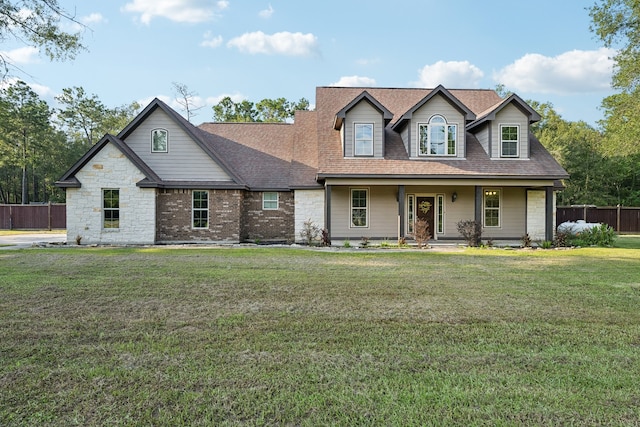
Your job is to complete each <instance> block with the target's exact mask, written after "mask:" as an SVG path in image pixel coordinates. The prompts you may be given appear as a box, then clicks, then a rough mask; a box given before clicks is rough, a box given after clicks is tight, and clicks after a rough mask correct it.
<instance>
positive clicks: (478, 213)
mask: <svg viewBox="0 0 640 427" xmlns="http://www.w3.org/2000/svg"><path fill="white" fill-rule="evenodd" d="M473 219H474V220H475V222H477V223H478V224H482V187H481V186H479V185H476V198H475V215H474V218H473Z"/></svg>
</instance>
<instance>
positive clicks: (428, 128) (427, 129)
mask: <svg viewBox="0 0 640 427" xmlns="http://www.w3.org/2000/svg"><path fill="white" fill-rule="evenodd" d="M456 135H457V126H456V125H452V124H447V121H446V120H445V118H444V117H442V116H433V117H432V118H431V120H429V123H428V124H424V123H419V124H418V136H419V138H420V140H419V147H418V154H419V155H420V156H455V155H456Z"/></svg>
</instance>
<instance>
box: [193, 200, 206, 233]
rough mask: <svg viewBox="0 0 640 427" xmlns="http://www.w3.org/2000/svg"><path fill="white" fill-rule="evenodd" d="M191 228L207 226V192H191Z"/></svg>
mask: <svg viewBox="0 0 640 427" xmlns="http://www.w3.org/2000/svg"><path fill="white" fill-rule="evenodd" d="M192 212H193V228H209V192H208V191H194V192H193V205H192Z"/></svg>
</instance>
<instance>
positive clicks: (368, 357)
mask: <svg viewBox="0 0 640 427" xmlns="http://www.w3.org/2000/svg"><path fill="white" fill-rule="evenodd" d="M635 242H636V243H637V241H635ZM616 244H617V245H620V246H623V247H625V248H610V249H607V248H604V249H603V248H588V249H574V250H529V251H516V250H510V251H509V250H487V249H468V250H466V251H464V252H435V251H429V250H423V251H418V250H414V251H394V250H373V251H360V252H358V251H348V250H344V249H334V250H332V251H322V250H319V251H314V250H302V249H297V250H296V249H274V248H251V249H230V248H225V249H220V248H217V249H216V248H213V249H202V248H200V249H196V248H187V249H170V248H119V249H109V248H80V249H28V250H15V251H5V252H3V251H0V278H2V279H0V343H1V344H0V425H2V426H14V425H24V426H33V425H39V426H42V425H44V426H46V425H52V426H53V425H55V426H58V425H59V426H72V425H83V426H93V425H95V426H97V425H170V426H180V425H185V426H186V425H189V426H192V425H203V426H204V425H223V426H224V425H313V426H315V425H348V426H352V425H403V426H404V425H434V426H435V425H438V426H442V425H445V426H446V425H465V426H467V425H469V426H473V425H504V426H507V425H509V426H511V425H545V426H548V425H581V426H582V425H629V426H631V425H638V424H639V423H640V409H639V408H640V388H639V387H638V378H640V310H639V307H640V249H637V246H635V243H634V242H633V241H631V240H626V239H625V238H621V239H618V240H617V243H616ZM629 247H636V249H631V248H629Z"/></svg>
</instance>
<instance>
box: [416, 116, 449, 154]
mask: <svg viewBox="0 0 640 427" xmlns="http://www.w3.org/2000/svg"><path fill="white" fill-rule="evenodd" d="M436 117H441V118H442V119H443V120H444V123H434V125H437V126H444V127H445V129H446V131H445V138H446V139H445V151H448V150H449V127H450V126H455V136H456V140H455V144H454V146H453V154H449V153H448V152H446V153H445V154H431V153H430V152H431V126H432V123H431V121H432V120H433V119H434V118H436ZM422 126H426V127H427V152H426V153H421V152H420V127H422ZM416 141H417V142H416V154H417V156H418V157H456V156H457V155H458V123H450V122H448V121H447V118H446V117H445V116H443V115H442V114H434V115H433V116H431V117H430V118H429V121H428V122H418V123H417V125H416Z"/></svg>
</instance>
